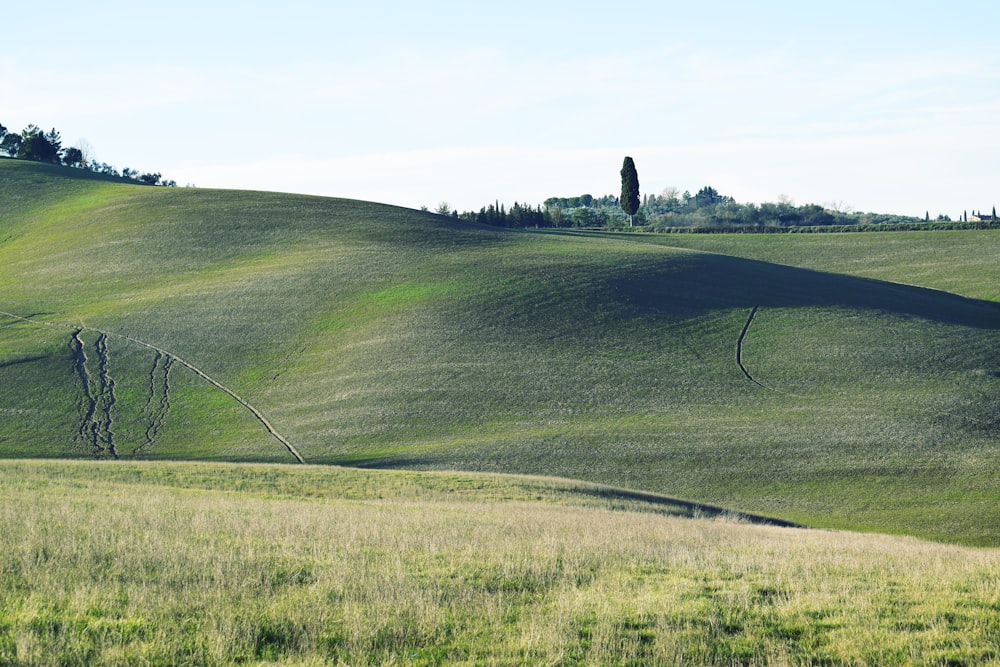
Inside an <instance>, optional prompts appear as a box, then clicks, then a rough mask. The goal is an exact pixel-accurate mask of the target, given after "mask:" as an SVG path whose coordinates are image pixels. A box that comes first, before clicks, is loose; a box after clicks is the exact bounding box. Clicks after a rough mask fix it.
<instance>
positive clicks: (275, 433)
mask: <svg viewBox="0 0 1000 667" xmlns="http://www.w3.org/2000/svg"><path fill="white" fill-rule="evenodd" d="M0 315H4V316H6V317H10V318H13V319H15V320H21V321H22V322H27V323H29V324H34V325H35V326H46V327H54V328H59V329H73V330H76V331H78V332H79V331H80V330H82V328H83V327H80V326H76V325H70V324H57V323H53V322H39V321H38V320H33V319H31V318H29V317H22V316H21V315H15V314H14V313H8V312H5V311H2V310H0ZM94 331H96V332H97V333H99V334H102V335H104V336H113V337H115V338H121V339H122V340H127V341H129V342H132V343H135V344H136V345H142V346H143V347H146V348H149V349H150V350H153V351H154V352H158V353H160V354H163V355H166V356H168V357H170V358H172V359H173V360H174V361H176V362H177V363H179V364H180V365H182V366H184V367H185V368H187V369H188V370H190V371H191V372H192V373H194V374H195V375H197V376H198V377H200V378H201V379H202V380H204V381H205V382H207V383H209V384H210V385H212V386H213V387H215V388H216V389H218V390H219V391H222V392H223V393H225V394H228V395H229V397H230V398H232V399H233V400H234V401H236V402H237V403H239V404H240V405H242V406H243V407H244V408H246V409H247V410H249V411H250V413H251V414H252V415H253V416H254V417H256V418H257V421H259V422H260V423H261V424H263V425H264V428H265V429H267V432H268V433H270V434H271V436H272V437H273V438H274V439H275V440H277V441H278V442H280V443H281V444H282V445H284V446H285V449H287V450H288V451H289V453H290V454H291V455H292V456H294V457H295V460H296V461H298V462H299V463H305V462H306V461H305V459H304V458H302V455H301V454H299V452H298V450H296V449H295V447H293V446H292V443H290V442H288V440H287V439H285V437H284V436H282V435H281V434H280V433H278V431H276V430H275V428H274V426H272V425H271V422H269V421H268V420H267V418H266V417H265V416H264V415H263V414H262V413H261V412H260V410H258V409H257V408H255V407H254V406H252V405H250V404H249V403H247V402H246V401H245V400H244V399H243V398H242V397H241V396H239V395H238V394H237V393H236V392H234V391H233V390H232V389H230V388H229V387H226V386H225V385H224V384H222V383H221V382H219V381H218V380H216V379H214V378H212V377H210V376H209V375H208V374H206V373H205V372H204V371H203V370H201V369H200V368H198V367H197V366H195V365H194V364H191V363H189V362H187V361H185V360H184V359H181V358H180V357H178V356H177V355H176V354H174V353H173V352H168V351H166V350H164V349H162V348H159V347H157V346H155V345H153V344H152V343H147V342H146V341H143V340H139V339H138V338H133V337H131V336H127V335H125V334H120V333H115V332H113V331H102V330H100V329H94Z"/></svg>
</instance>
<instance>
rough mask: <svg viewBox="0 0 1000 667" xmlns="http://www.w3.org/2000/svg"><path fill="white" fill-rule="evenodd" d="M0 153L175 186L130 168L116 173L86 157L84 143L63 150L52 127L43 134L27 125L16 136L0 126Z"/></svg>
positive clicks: (34, 126) (151, 183) (88, 155)
mask: <svg viewBox="0 0 1000 667" xmlns="http://www.w3.org/2000/svg"><path fill="white" fill-rule="evenodd" d="M0 152H2V153H6V154H7V156H8V157H12V158H17V159H21V160H34V161H35V162H48V163H50V164H59V165H63V166H65V167H75V168H78V169H86V170H88V171H92V172H95V173H98V174H106V175H108V176H116V177H118V178H128V179H131V180H133V181H137V182H139V183H144V184H146V185H164V186H167V187H176V185H177V182H176V181H172V180H165V179H164V178H163V176H162V174H160V173H159V172H141V173H140V172H139V171H138V170H136V169H130V168H129V167H125V168H124V169H122V170H121V171H120V172H119V171H118V170H117V169H116V168H115V167H113V166H112V165H110V164H107V163H106V162H98V161H97V160H94V159H92V157H91V155H90V154H89V153H90V149H89V148H88V147H87V146H86V145H85V144H84V145H82V146H69V147H63V145H62V137H61V136H60V135H59V132H58V131H57V130H56V129H55V128H52V129H51V130H49V131H48V132H44V131H43V130H42V129H41V128H40V127H38V126H37V125H34V124H30V125H28V126H27V127H26V128H24V129H23V130H21V132H20V134H18V133H16V132H9V131H8V130H7V128H6V127H4V126H3V125H2V124H0Z"/></svg>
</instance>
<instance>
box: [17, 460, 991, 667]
mask: <svg viewBox="0 0 1000 667" xmlns="http://www.w3.org/2000/svg"><path fill="white" fill-rule="evenodd" d="M586 489H587V487H585V486H581V485H580V484H578V483H575V482H568V481H562V480H556V479H541V478H521V477H509V476H494V475H470V474H461V473H416V472H397V471H362V470H350V469H341V468H335V467H325V466H312V467H302V466H275V465H233V464H212V463H197V464H195V463H173V462H159V463H155V464H153V463H148V462H147V463H137V462H124V461H123V462H117V463H111V462H83V461H76V462H73V461H63V462H42V461H0V549H2V552H3V554H4V558H3V559H2V561H0V663H3V664H25V665H28V664H36V665H48V664H60V665H119V664H204V665H233V664H275V663H280V664H301V665H320V664H352V665H356V664H375V665H378V664H384V665H390V664H416V665H421V664H424V665H430V664H469V665H471V664H500V665H505V664H510V665H514V664H562V665H577V664H579V665H585V664H586V665H611V664H614V665H647V664H709V665H713V664H714V665H744V664H745V665H765V664H775V665H782V664H812V665H819V664H822V665H840V664H843V665H914V664H918V665H919V664H924V665H979V664H996V663H998V662H1000V583H998V582H1000V554H998V552H997V551H996V550H983V549H974V548H968V547H958V546H949V545H940V544H934V543H928V542H921V541H918V540H915V539H912V538H903V537H890V536H881V535H861V534H852V533H838V532H825V531H814V530H802V529H787V528H775V527H767V526H755V525H748V524H743V523H734V522H731V521H726V520H722V521H720V520H706V519H688V518H679V517H677V516H673V514H674V512H675V511H676V508H673V507H671V506H669V505H664V504H644V503H641V502H628V503H623V502H622V501H620V500H608V499H601V498H597V497H595V496H593V495H592V494H590V493H587V492H585V491H586Z"/></svg>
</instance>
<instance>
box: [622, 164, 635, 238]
mask: <svg viewBox="0 0 1000 667" xmlns="http://www.w3.org/2000/svg"><path fill="white" fill-rule="evenodd" d="M621 175H622V196H621V198H620V199H619V205H620V206H621V207H622V210H623V211H625V214H626V215H628V226H629V227H631V226H632V216H633V215H635V214H636V212H637V211H638V210H639V174H637V173H636V171H635V162H633V161H632V158H630V157H628V156H626V157H625V161H624V162H623V163H622V171H621Z"/></svg>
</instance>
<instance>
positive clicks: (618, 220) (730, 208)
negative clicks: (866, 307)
mask: <svg viewBox="0 0 1000 667" xmlns="http://www.w3.org/2000/svg"><path fill="white" fill-rule="evenodd" d="M619 201H620V197H616V196H613V195H604V196H602V197H594V196H592V195H589V194H584V195H579V196H576V197H549V198H548V199H546V200H545V206H544V208H543V207H538V208H537V209H532V208H531V207H530V206H524V205H522V204H520V203H518V202H514V205H513V206H512V207H511V208H510V209H509V210H508V209H505V208H504V206H503V205H501V204H500V203H499V202H498V203H496V204H491V205H489V206H485V207H483V208H481V209H480V210H479V211H478V212H471V211H470V212H465V213H462V214H459V213H458V212H457V211H454V212H453V215H455V216H456V217H460V218H462V219H463V220H470V221H474V222H478V223H480V224H487V225H496V226H499V227H514V228H532V227H537V228H549V227H554V228H561V229H595V228H604V229H621V228H624V227H630V226H632V225H630V224H629V216H628V215H626V214H625V213H624V211H623V210H622V208H621V206H620V204H619ZM636 205H637V206H638V208H637V209H636V214H635V216H633V217H634V223H635V225H636V226H638V227H639V228H640V230H642V231H653V232H700V233H726V232H744V233H745V232H767V233H775V232H818V231H898V230H940V229H996V228H998V227H997V221H996V209H995V208H994V210H993V212H992V213H991V214H984V213H982V212H979V213H976V212H973V215H972V216H971V217H970V216H969V213H968V211H965V212H963V213H962V215H960V216H958V220H955V221H952V219H951V218H950V217H949V216H947V215H944V214H939V215H938V216H937V217H936V218H934V219H933V220H932V219H931V218H930V215H929V214H928V215H927V216H925V217H923V218H917V217H913V216H905V215H896V214H891V213H860V212H854V211H849V210H846V208H845V207H838V208H831V207H828V206H820V205H818V204H804V205H800V206H797V205H795V204H794V203H792V202H791V201H790V200H782V201H779V202H765V203H762V204H754V203H745V204H741V203H738V202H737V201H736V200H735V199H733V198H732V197H729V196H726V195H723V194H720V193H719V191H718V190H716V189H715V188H713V187H711V186H708V185H706V186H705V187H703V188H701V189H700V190H698V191H697V192H696V193H695V194H693V195H692V194H691V193H690V192H688V191H685V192H684V193H680V192H679V191H678V190H677V189H676V188H667V189H665V190H664V191H663V192H662V193H661V194H659V195H656V194H652V195H650V194H647V195H644V196H643V198H642V202H641V204H638V203H637V204H636ZM438 212H439V213H443V214H448V206H447V204H445V203H443V202H442V205H441V207H439V211H438Z"/></svg>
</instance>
